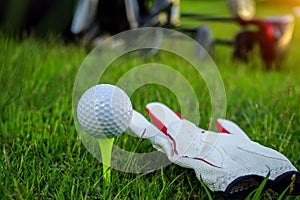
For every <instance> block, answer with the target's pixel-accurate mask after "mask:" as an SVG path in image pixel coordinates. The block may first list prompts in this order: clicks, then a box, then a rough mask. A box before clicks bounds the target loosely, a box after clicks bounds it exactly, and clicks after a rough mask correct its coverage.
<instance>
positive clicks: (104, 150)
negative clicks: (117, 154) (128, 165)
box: [98, 138, 115, 183]
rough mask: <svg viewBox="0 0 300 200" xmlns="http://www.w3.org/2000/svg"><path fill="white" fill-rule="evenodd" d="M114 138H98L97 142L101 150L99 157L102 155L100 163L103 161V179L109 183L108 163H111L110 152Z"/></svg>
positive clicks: (109, 171) (109, 170)
mask: <svg viewBox="0 0 300 200" xmlns="http://www.w3.org/2000/svg"><path fill="white" fill-rule="evenodd" d="M114 140H115V138H110V139H108V138H105V139H102V138H99V139H98V144H99V147H100V151H101V157H102V163H103V177H104V180H105V181H106V182H108V183H110V179H111V177H110V174H111V169H110V164H111V153H112V147H113V143H114Z"/></svg>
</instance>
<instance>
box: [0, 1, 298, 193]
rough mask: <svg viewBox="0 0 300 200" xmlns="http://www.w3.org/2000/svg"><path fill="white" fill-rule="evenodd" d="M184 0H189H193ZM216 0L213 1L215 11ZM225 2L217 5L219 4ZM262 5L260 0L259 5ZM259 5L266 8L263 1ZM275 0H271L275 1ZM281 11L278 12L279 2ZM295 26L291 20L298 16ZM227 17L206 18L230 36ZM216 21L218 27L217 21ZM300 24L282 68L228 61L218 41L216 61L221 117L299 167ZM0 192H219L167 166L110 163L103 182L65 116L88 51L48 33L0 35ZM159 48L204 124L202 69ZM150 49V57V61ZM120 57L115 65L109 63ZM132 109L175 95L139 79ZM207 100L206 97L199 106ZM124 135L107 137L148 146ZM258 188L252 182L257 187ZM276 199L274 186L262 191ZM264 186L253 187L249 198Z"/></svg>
mask: <svg viewBox="0 0 300 200" xmlns="http://www.w3.org/2000/svg"><path fill="white" fill-rule="evenodd" d="M182 4H183V9H186V10H188V9H189V8H193V9H194V10H195V11H198V12H200V11H201V8H202V9H205V10H207V8H210V6H211V2H209V1H204V2H203V4H202V5H203V6H201V7H200V6H199V8H198V7H197V5H198V4H200V3H198V2H197V1H192V2H190V1H184V2H182ZM192 5H193V6H192ZM223 5H224V3H223V2H219V1H217V2H214V7H216V8H217V10H215V11H216V12H223V13H224V14H226V12H227V11H225V8H224V10H223V11H222V9H221V8H222V6H223ZM224 6H225V5H224ZM263 6H265V7H263ZM263 6H262V7H260V11H259V12H260V13H259V14H260V15H263V10H266V13H268V14H269V13H276V12H277V11H276V10H275V9H276V8H274V7H273V8H272V9H273V10H272V12H271V11H270V10H271V9H269V7H267V5H263ZM277 9H278V8H277ZM278 12H281V11H278ZM297 25H299V22H297ZM230 26H231V25H224V26H223V25H222V27H220V24H213V25H212V27H213V32H214V33H216V35H220V36H221V35H222V32H224V33H225V34H228V35H226V36H230V33H232V31H229V30H231V29H230ZM223 27H224V28H223ZM299 31H300V29H299V28H298V27H297V26H296V30H295V35H294V38H293V45H292V46H291V51H290V55H289V57H288V58H287V59H286V62H285V64H284V66H283V69H282V70H281V71H265V70H264V69H263V67H262V63H261V62H260V60H259V59H258V58H254V59H253V61H251V62H250V63H248V64H243V63H239V62H233V61H232V60H231V57H230V54H231V50H230V49H229V48H225V47H218V48H217V55H216V60H215V61H216V64H217V65H218V67H219V70H220V73H221V75H222V77H223V80H224V85H225V88H226V94H227V114H226V117H227V118H228V119H230V120H233V121H236V122H237V123H238V124H239V125H240V126H241V127H242V128H243V129H244V130H245V132H246V133H247V134H248V135H249V137H250V138H251V139H253V140H255V141H257V142H260V143H261V144H263V145H266V146H268V147H271V148H274V149H276V150H278V151H280V152H282V153H283V154H284V155H286V156H287V157H288V158H289V159H290V160H291V161H292V162H293V164H294V165H295V166H296V167H297V168H298V169H300V154H299V152H300V144H299V141H300V107H299V103H300V80H299V78H298V76H299V74H300V67H299V64H300V57H299V55H298V54H299V45H298V44H299V43H300V37H299V36H300V34H299ZM0 46H1V48H0V84H1V90H0V113H1V115H0V144H1V145H0V147H1V149H0V198H1V199H126V198H127V199H211V198H212V199H219V198H220V196H219V195H218V194H216V193H213V192H211V193H208V192H207V191H206V189H205V187H204V185H203V184H202V183H201V182H199V181H198V180H197V179H196V177H195V174H194V172H193V170H190V169H184V168H181V167H179V166H176V165H170V166H167V167H165V168H163V169H161V170H157V171H154V172H150V173H147V174H131V173H124V172H120V171H117V170H112V174H111V178H112V181H111V184H106V183H105V182H104V177H103V173H102V165H101V163H99V161H98V160H97V159H95V158H94V157H93V156H92V155H91V154H90V153H89V152H88V151H87V150H86V148H85V147H84V146H83V145H82V143H81V141H80V140H79V138H78V135H77V132H76V129H75V125H74V122H73V116H72V89H73V83H74V79H75V76H76V73H77V70H78V69H79V66H80V64H81V63H82V62H83V60H84V58H85V56H86V55H87V52H85V50H84V49H83V48H82V47H80V46H79V45H76V44H64V43H63V42H62V41H61V40H60V39H57V38H56V37H49V38H48V40H47V41H46V40H39V39H35V38H28V39H25V40H22V41H19V40H16V39H12V38H10V37H8V36H5V35H0ZM171 58H172V57H171V56H170V55H169V54H168V53H163V54H162V58H160V59H162V60H166V61H167V63H166V64H168V65H169V66H172V67H174V69H176V70H178V71H180V72H181V73H182V74H183V75H185V76H187V77H189V80H190V81H191V83H192V85H193V87H194V89H195V90H197V91H199V93H198V100H199V102H200V110H201V113H202V115H203V116H202V118H201V120H200V122H199V124H200V126H202V127H205V128H207V127H208V123H209V113H210V101H209V93H208V91H207V89H206V86H205V84H204V82H203V81H202V79H201V77H199V76H197V75H195V74H193V73H192V72H193V71H192V69H190V68H189V67H187V66H186V65H185V64H186V63H185V62H184V61H176V62H175V61H173V59H171ZM156 59H158V57H155V56H154V57H153V58H150V61H155V60H156ZM143 62H144V60H142V59H139V58H136V59H135V60H131V61H130V62H128V63H124V62H123V60H122V59H120V60H117V61H116V62H115V63H114V66H112V67H111V70H108V71H107V72H106V75H107V76H106V77H107V80H105V81H107V82H110V83H115V81H117V80H118V77H119V76H120V75H121V74H122V73H124V72H126V70H128V69H129V68H130V65H132V64H136V65H137V64H140V63H143ZM119 65H122V68H120V70H117V71H116V69H117V67H118V66H119ZM131 99H132V102H133V104H134V108H135V109H136V110H139V111H141V112H142V113H143V114H146V113H145V111H144V107H145V105H146V103H148V102H151V101H161V102H164V103H166V104H168V105H169V106H170V107H172V108H174V109H176V110H177V109H179V105H178V102H177V100H176V97H175V96H174V95H172V94H171V92H170V91H169V90H168V89H167V88H165V87H163V86H158V85H155V84H152V85H148V86H144V87H141V88H139V89H138V90H137V91H136V92H135V93H134V94H133V95H132V97H131ZM208 105H209V106H208ZM137 142H138V139H137V138H133V137H131V136H128V135H126V134H123V135H121V136H119V137H118V138H117V139H116V144H117V145H118V146H120V147H122V148H124V149H127V150H132V149H136V151H138V152H148V151H153V148H152V146H151V144H150V143H149V142H147V141H142V142H141V144H139V146H138V147H137ZM258 191H260V190H258ZM270 194H271V196H272V197H273V198H274V199H276V198H278V197H279V195H277V194H273V193H270ZM261 195H263V194H260V192H259V193H258V194H254V197H257V199H261V198H265V199H267V196H261Z"/></svg>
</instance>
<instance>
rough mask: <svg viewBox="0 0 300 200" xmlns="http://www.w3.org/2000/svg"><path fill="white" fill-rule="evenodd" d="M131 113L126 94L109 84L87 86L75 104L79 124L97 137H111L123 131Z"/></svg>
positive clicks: (129, 120) (127, 124) (128, 122)
mask: <svg viewBox="0 0 300 200" xmlns="http://www.w3.org/2000/svg"><path fill="white" fill-rule="evenodd" d="M132 113H133V111H132V105H131V101H130V99H129V97H128V96H127V94H126V93H125V92H124V91H123V90H121V89H120V88H118V87H117V86H114V85H110V84H100V85H95V86H93V87H91V88H89V89H88V90H87V91H86V92H85V93H84V94H83V95H82V96H81V98H80V100H79V102H78V106H77V118H78V121H79V124H80V125H81V127H82V128H83V129H84V130H85V131H86V132H87V133H89V134H90V135H92V136H94V137H97V138H105V137H108V138H111V137H116V136H118V135H120V134H121V133H123V132H124V131H125V130H126V129H127V128H128V126H129V124H130V122H131V118H132Z"/></svg>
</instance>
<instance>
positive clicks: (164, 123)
mask: <svg viewBox="0 0 300 200" xmlns="http://www.w3.org/2000/svg"><path fill="white" fill-rule="evenodd" d="M146 110H147V112H148V114H149V116H150V118H151V119H152V121H153V122H154V124H155V125H156V126H157V127H158V128H159V129H160V130H161V131H162V132H164V133H166V130H167V127H169V126H170V124H172V123H174V122H178V121H180V120H182V119H183V118H182V116H181V115H180V114H178V113H176V112H174V111H172V110H171V109H170V108H168V107H167V106H166V105H164V104H162V103H158V102H153V103H149V104H147V106H146Z"/></svg>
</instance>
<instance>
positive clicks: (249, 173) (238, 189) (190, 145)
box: [129, 103, 300, 199]
mask: <svg viewBox="0 0 300 200" xmlns="http://www.w3.org/2000/svg"><path fill="white" fill-rule="evenodd" d="M146 108H147V112H148V114H149V116H150V118H151V119H152V121H153V122H154V124H155V125H156V126H157V127H155V126H154V125H153V124H151V123H150V122H149V121H148V120H147V119H145V118H144V117H143V116H142V115H141V114H140V113H138V112H136V111H134V113H133V119H132V122H131V124H130V126H129V127H130V129H131V130H132V131H133V132H134V133H135V134H136V135H137V136H138V137H143V138H146V139H148V140H150V142H151V143H152V144H153V146H154V147H155V148H156V149H158V150H159V151H162V152H164V153H165V154H166V155H167V157H168V159H169V160H170V161H172V162H173V163H175V164H178V165H180V166H182V167H187V168H192V169H194V170H195V172H196V175H197V178H198V179H201V180H202V181H203V182H204V183H205V185H206V186H207V187H208V188H210V189H211V190H212V191H219V192H222V193H223V194H224V195H225V196H226V197H228V198H230V199H232V198H243V197H245V196H247V195H248V194H249V193H250V192H251V191H253V190H254V189H256V188H257V187H258V186H259V185H260V183H261V182H262V181H263V179H264V178H265V177H266V176H267V175H268V174H269V180H268V182H267V187H268V188H272V189H273V190H275V191H276V192H278V193H281V192H283V191H284V190H285V189H286V188H287V187H288V186H289V185H290V184H291V183H292V187H291V188H290V189H289V191H288V193H290V194H293V195H298V194H299V193H300V173H299V172H298V171H297V169H296V168H295V167H294V166H293V165H292V163H291V162H290V161H289V160H288V159H287V158H286V157H285V156H284V155H282V154H281V153H279V152H277V151H275V150H273V149H270V148H267V147H264V146H262V145H260V144H258V143H256V142H253V141H251V140H250V139H249V137H248V136H247V135H246V134H245V133H244V132H243V130H242V129H241V128H240V127H239V126H237V125H236V124H235V123H233V122H231V121H228V120H224V119H219V120H218V121H217V127H218V130H219V132H212V131H206V130H203V129H201V128H198V127H197V126H196V125H195V124H193V123H191V122H190V121H187V120H185V119H183V118H182V117H181V116H180V115H179V114H177V113H175V112H174V111H172V110H170V109H169V108H168V107H167V106H165V105H163V104H161V103H150V104H148V105H147V106H146Z"/></svg>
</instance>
